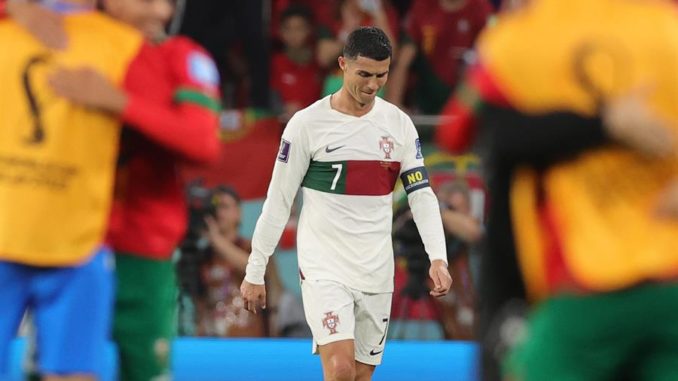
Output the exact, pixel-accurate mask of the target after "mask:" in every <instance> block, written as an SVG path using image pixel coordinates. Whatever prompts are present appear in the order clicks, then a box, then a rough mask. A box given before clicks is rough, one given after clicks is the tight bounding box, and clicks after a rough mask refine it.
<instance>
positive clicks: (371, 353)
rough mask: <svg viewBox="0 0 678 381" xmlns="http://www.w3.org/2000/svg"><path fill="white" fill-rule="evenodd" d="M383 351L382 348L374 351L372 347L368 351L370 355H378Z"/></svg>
mask: <svg viewBox="0 0 678 381" xmlns="http://www.w3.org/2000/svg"><path fill="white" fill-rule="evenodd" d="M383 351H384V350H383V349H382V350H380V351H379V352H375V351H374V349H372V350H371V351H370V356H376V355H378V354H379V353H381V352H383Z"/></svg>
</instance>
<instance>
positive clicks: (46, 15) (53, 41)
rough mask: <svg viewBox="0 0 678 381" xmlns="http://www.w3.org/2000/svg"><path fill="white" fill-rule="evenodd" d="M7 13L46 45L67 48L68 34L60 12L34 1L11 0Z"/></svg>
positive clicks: (51, 47) (57, 48)
mask: <svg viewBox="0 0 678 381" xmlns="http://www.w3.org/2000/svg"><path fill="white" fill-rule="evenodd" d="M7 13H8V14H9V16H10V17H11V18H12V19H13V20H15V21H16V22H17V23H18V24H19V25H21V26H22V27H23V28H25V29H26V30H27V31H28V33H30V34H31V35H32V36H33V37H35V39H36V40H38V41H40V42H41V43H42V44H43V45H45V46H46V47H48V48H50V49H56V50H63V49H66V46H67V45H68V36H67V35H66V31H65V30H64V22H63V17H62V16H61V15H60V14H58V13H56V12H54V11H51V10H49V9H47V8H45V7H43V6H40V5H39V4H37V3H34V2H32V1H10V2H8V3H7Z"/></svg>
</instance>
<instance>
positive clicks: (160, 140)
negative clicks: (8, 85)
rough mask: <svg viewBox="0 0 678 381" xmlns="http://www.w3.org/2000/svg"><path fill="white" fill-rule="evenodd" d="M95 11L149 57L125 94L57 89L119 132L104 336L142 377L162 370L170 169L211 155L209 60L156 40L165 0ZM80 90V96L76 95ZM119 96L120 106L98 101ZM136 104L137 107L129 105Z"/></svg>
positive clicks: (174, 201) (113, 2) (169, 285)
mask: <svg viewBox="0 0 678 381" xmlns="http://www.w3.org/2000/svg"><path fill="white" fill-rule="evenodd" d="M102 5H103V8H104V10H105V11H106V12H107V13H108V14H110V15H111V16H113V17H114V18H117V19H119V20H121V21H123V22H125V23H128V24H130V25H131V26H133V27H135V28H137V29H139V30H140V31H142V32H143V33H144V35H145V37H146V38H147V40H148V41H149V42H151V43H156V45H153V46H150V45H149V46H147V49H149V50H152V51H153V54H155V56H154V58H158V61H157V63H156V64H154V65H151V67H152V69H151V70H147V71H145V72H137V73H134V75H128V76H127V78H126V79H125V83H124V88H125V91H121V90H118V89H117V88H115V87H112V86H111V85H110V84H108V83H107V82H106V81H101V80H98V79H100V78H99V74H98V73H96V72H93V71H87V70H81V71H73V72H67V73H65V74H64V75H63V76H62V78H60V86H59V88H58V91H59V92H60V94H61V95H62V96H65V97H66V98H68V99H71V100H72V101H73V102H76V103H79V104H82V105H84V106H90V107H95V108H99V109H103V110H105V111H111V112H113V113H115V114H117V115H119V116H120V117H121V118H122V119H123V120H124V121H125V123H128V124H131V125H133V126H134V127H135V130H132V129H126V130H124V133H123V137H122V140H121V148H120V158H119V162H118V171H117V176H116V188H115V200H114V203H113V209H112V212H111V218H110V226H109V231H108V238H107V241H108V242H109V243H110V244H111V245H112V247H113V249H114V250H115V252H116V266H117V269H116V275H117V278H118V282H117V283H118V289H117V293H116V306H115V319H114V338H115V340H116V342H117V344H118V348H119V351H120V367H121V369H120V376H121V379H122V380H149V379H152V378H154V377H158V376H161V375H163V374H166V373H167V372H168V371H169V348H170V340H171V338H172V336H173V335H174V330H175V328H174V327H175V325H176V324H175V322H174V315H175V309H176V285H175V276H174V266H173V263H172V261H171V255H172V253H173V251H174V249H175V247H176V245H177V243H178V242H179V240H180V239H181V238H182V237H183V234H184V232H185V229H186V220H187V213H186V201H185V197H184V191H183V185H182V179H181V178H180V176H179V173H178V170H179V167H180V165H181V164H182V163H184V162H191V163H207V162H210V161H213V160H215V159H216V157H217V154H218V139H217V129H218V118H217V113H218V110H219V108H220V101H219V93H218V85H219V77H218V73H217V71H216V67H215V66H214V63H213V62H212V59H211V58H210V57H209V56H208V55H207V53H206V52H205V51H204V50H203V49H202V48H201V47H199V46H198V45H197V44H196V43H195V42H193V41H191V40H189V39H187V38H184V37H173V38H169V39H164V38H165V34H164V27H165V24H166V23H167V22H168V21H169V19H170V17H171V15H172V12H173V4H172V2H171V1H169V0H150V1H142V0H104V1H103V2H102ZM82 89H89V90H90V91H89V92H85V91H82ZM120 97H122V98H124V99H125V100H126V101H125V102H124V103H123V104H124V105H125V107H124V108H122V109H120V108H118V107H116V105H112V104H111V103H109V102H108V99H115V98H120ZM133 106H137V107H133Z"/></svg>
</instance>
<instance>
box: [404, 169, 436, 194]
mask: <svg viewBox="0 0 678 381" xmlns="http://www.w3.org/2000/svg"><path fill="white" fill-rule="evenodd" d="M400 180H401V181H402V182H403V187H404V188H405V192H406V193H407V194H410V193H412V192H414V191H416V190H418V189H421V188H426V187H430V186H431V184H430V182H429V180H428V172H426V168H425V167H417V168H412V169H410V170H408V171H405V172H403V174H402V175H400Z"/></svg>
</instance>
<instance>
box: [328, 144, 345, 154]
mask: <svg viewBox="0 0 678 381" xmlns="http://www.w3.org/2000/svg"><path fill="white" fill-rule="evenodd" d="M343 147H345V145H344V146H339V147H334V148H330V146H326V147H325V152H327V153H330V152H334V151H336V150H338V149H339V148H343Z"/></svg>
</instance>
